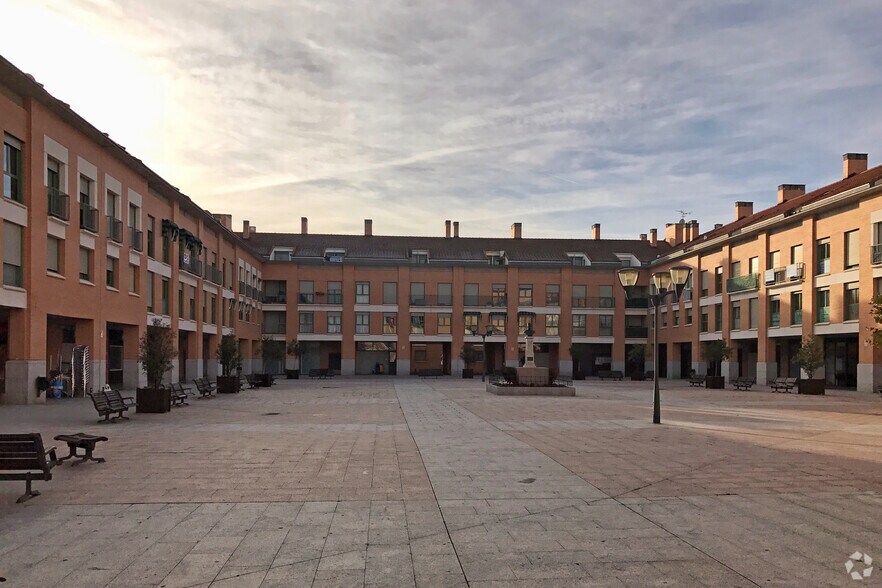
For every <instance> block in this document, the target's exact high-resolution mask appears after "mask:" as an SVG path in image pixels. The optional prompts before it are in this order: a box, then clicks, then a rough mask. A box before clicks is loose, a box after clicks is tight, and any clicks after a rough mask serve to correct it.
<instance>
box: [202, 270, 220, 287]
mask: <svg viewBox="0 0 882 588" xmlns="http://www.w3.org/2000/svg"><path fill="white" fill-rule="evenodd" d="M204 277H205V279H206V280H208V281H209V282H211V283H212V284H217V285H218V286H220V285H221V284H223V283H224V274H223V272H222V271H220V270H219V269H217V266H216V265H206V266H205V276H204Z"/></svg>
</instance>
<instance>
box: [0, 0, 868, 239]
mask: <svg viewBox="0 0 882 588" xmlns="http://www.w3.org/2000/svg"><path fill="white" fill-rule="evenodd" d="M7 4H9V5H8V6H7ZM0 9H2V11H3V12H4V13H7V14H8V13H10V11H12V12H15V11H19V12H20V16H21V19H22V21H23V24H27V23H32V24H33V25H34V26H38V25H40V26H42V27H44V29H45V27H46V26H47V24H46V23H47V22H48V23H49V24H50V25H51V31H50V32H51V33H52V35H53V39H55V41H56V44H55V45H54V46H55V47H57V46H59V44H60V45H61V46H64V47H66V48H68V50H67V51H69V53H70V55H69V57H70V58H71V59H72V60H77V62H80V63H86V64H88V67H87V68H85V70H84V71H85V72H87V74H88V75H87V77H89V78H90V79H94V80H96V83H90V84H77V83H74V81H73V79H72V78H71V76H70V75H67V76H66V75H64V74H63V72H60V71H59V68H57V67H56V66H55V61H54V49H53V48H52V46H50V45H46V53H45V54H41V53H40V51H39V50H35V49H37V48H35V47H34V45H33V42H32V41H29V40H28V39H27V37H26V36H25V35H23V33H22V34H20V35H18V34H15V33H14V34H13V35H12V36H8V35H4V37H3V38H0V51H2V52H3V54H4V55H5V56H7V57H8V58H10V59H11V60H12V61H13V62H14V63H16V64H18V65H19V66H20V67H22V68H23V69H25V70H27V71H29V72H30V73H32V74H34V75H35V76H36V77H37V79H38V80H40V81H41V82H43V83H45V84H46V86H47V88H49V89H50V91H52V92H54V93H55V95H57V96H58V97H60V98H62V99H63V100H66V101H67V102H70V103H71V104H72V105H73V106H74V108H75V109H76V110H78V112H80V113H81V114H83V115H84V116H85V117H86V118H87V119H89V120H90V121H92V122H94V123H95V124H96V125H97V126H99V127H100V128H102V130H105V131H108V132H109V133H110V134H111V135H112V136H113V137H114V138H116V139H117V140H119V141H121V142H122V143H123V144H125V145H126V146H127V147H128V148H129V149H130V151H132V152H133V153H135V154H136V155H138V156H139V157H141V158H142V159H144V161H145V162H147V163H148V165H151V166H152V167H154V168H155V169H157V171H159V172H160V173H162V174H163V175H164V176H166V177H167V179H169V181H170V182H171V183H172V184H174V185H177V186H180V187H181V189H182V190H184V191H185V192H186V193H188V194H190V195H191V196H192V197H193V198H194V199H195V200H196V201H197V202H198V203H200V204H201V205H203V206H205V207H206V208H208V209H210V210H212V211H226V212H231V213H233V214H234V215H235V216H236V217H237V218H240V219H241V218H248V219H249V220H251V222H252V223H253V224H256V225H257V226H258V228H259V230H276V231H283V230H294V231H296V230H298V227H299V225H298V224H297V220H298V217H300V216H309V217H310V219H311V221H312V225H313V227H315V228H314V230H323V231H328V232H344V231H359V230H360V227H361V219H363V218H373V219H374V226H375V231H377V232H379V233H394V234H407V233H417V234H440V233H441V231H442V225H443V220H444V219H446V218H453V219H459V220H461V221H462V222H463V234H469V235H477V234H495V235H504V234H507V229H508V226H509V225H510V224H511V223H512V222H515V221H520V222H523V223H524V232H525V235H529V236H559V235H569V236H585V235H587V234H588V232H589V230H588V228H589V227H590V225H591V224H593V223H595V222H600V223H602V224H603V226H604V235H605V236H624V237H635V236H636V235H637V234H638V233H641V232H646V231H647V230H648V229H649V228H650V227H651V226H663V224H664V223H665V222H670V221H673V220H676V218H678V217H677V213H676V210H678V209H686V210H690V211H692V213H693V216H695V217H696V218H698V219H699V220H700V221H701V222H702V224H703V226H705V227H709V226H712V225H713V223H715V222H724V221H727V220H729V219H730V217H731V215H732V210H731V208H732V204H733V202H734V201H735V200H755V201H757V206H758V207H762V206H765V205H769V204H771V203H772V202H773V201H774V192H775V187H776V186H777V184H779V183H784V182H796V183H806V184H809V186H810V187H811V186H817V185H821V184H823V183H827V182H830V181H832V180H835V179H836V178H837V175H838V173H839V163H838V162H839V159H838V156H839V155H841V153H843V152H845V151H870V152H871V159H872V158H873V151H874V150H875V152H876V153H879V150H878V149H875V147H877V146H878V138H879V136H880V135H879V132H880V128H879V127H880V125H882V123H880V122H877V121H879V120H882V117H880V116H879V115H880V110H882V104H880V102H879V101H878V99H876V96H878V93H879V90H880V86H882V78H880V73H882V72H880V64H882V59H880V58H882V44H880V41H879V37H878V35H877V32H876V31H877V30H878V26H877V25H878V24H879V23H880V22H882V6H879V5H878V3H876V2H871V1H857V0H855V1H843V2H839V3H832V4H831V3H824V2H820V1H814V0H810V1H803V2H797V1H795V0H784V1H781V2H775V3H768V2H762V1H759V0H757V1H739V2H727V3H707V2H701V1H699V0H692V1H685V2H677V3H664V2H660V3H650V4H647V3H625V4H622V3H612V2H601V1H595V2H555V3H554V4H553V5H548V4H547V3H538V2H532V1H526V0H523V1H514V2H512V1H506V2H503V1H502V0H488V1H482V2H466V1H454V2H448V3H441V4H438V3H434V4H431V3H402V2H392V1H390V0H374V1H371V2H368V1H367V0H363V1H359V0H355V1H346V2H343V1H339V0H338V1H330V0H328V1H323V2H306V1H305V0H304V1H298V0H264V1H252V2H248V3H243V2H239V1H235V2H234V1H232V0H216V1H209V0H192V1H190V2H178V1H176V0H154V1H152V2H149V3H145V2H141V1H139V0H72V1H70V2H65V3H63V4H61V3H58V2H53V1H49V0H37V1H35V2H33V3H29V5H28V7H27V8H24V9H23V8H21V4H20V3H15V4H12V3H11V2H10V1H9V0H0ZM20 28H21V30H34V29H33V28H31V27H27V26H22V27H20ZM82 38H88V39H90V40H91V41H90V42H89V43H86V44H83V43H78V42H77V40H78V39H82ZM121 67H124V68H125V69H126V72H120V71H119V69H120V68H121ZM81 73H82V72H80V71H79V70H78V75H80V74H81ZM117 74H122V79H123V81H124V83H123V85H122V87H121V88H119V90H118V91H116V92H113V93H111V94H110V95H111V96H112V97H113V99H112V100H111V99H108V98H107V95H108V88H107V87H106V85H107V82H106V80H112V79H114V76H116V75H117ZM128 85H131V87H132V89H133V91H129V88H128Z"/></svg>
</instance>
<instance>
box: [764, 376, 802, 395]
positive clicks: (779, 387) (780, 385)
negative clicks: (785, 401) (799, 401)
mask: <svg viewBox="0 0 882 588" xmlns="http://www.w3.org/2000/svg"><path fill="white" fill-rule="evenodd" d="M797 380H798V378H777V379H775V380H772V381H771V382H769V386H771V387H772V390H774V391H775V392H792V391H793V389H794V388H795V387H796V383H797Z"/></svg>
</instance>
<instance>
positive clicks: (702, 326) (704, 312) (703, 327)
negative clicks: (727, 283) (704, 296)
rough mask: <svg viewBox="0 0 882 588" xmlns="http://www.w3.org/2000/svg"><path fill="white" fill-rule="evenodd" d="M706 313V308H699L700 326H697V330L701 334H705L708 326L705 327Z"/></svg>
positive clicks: (706, 321)
mask: <svg viewBox="0 0 882 588" xmlns="http://www.w3.org/2000/svg"><path fill="white" fill-rule="evenodd" d="M707 312H708V311H707V306H702V307H701V325H700V326H699V330H700V331H701V332H702V333H707V327H708V325H707V323H708V320H707Z"/></svg>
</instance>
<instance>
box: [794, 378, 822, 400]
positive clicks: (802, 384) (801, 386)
mask: <svg viewBox="0 0 882 588" xmlns="http://www.w3.org/2000/svg"><path fill="white" fill-rule="evenodd" d="M825 384H826V382H825V381H824V380H821V379H817V378H816V379H813V380H799V382H797V383H796V385H797V387H798V390H799V393H800V394H811V395H815V396H821V395H823V394H824V390H825Z"/></svg>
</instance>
